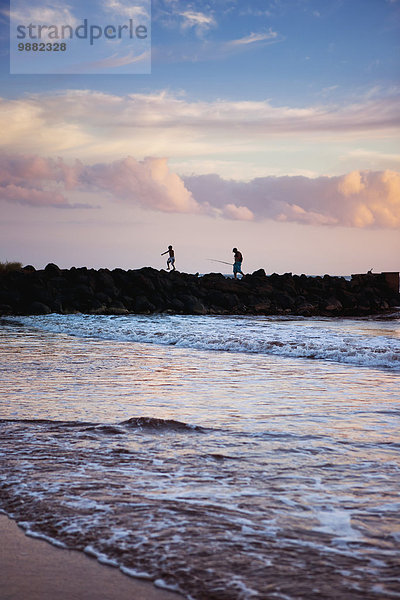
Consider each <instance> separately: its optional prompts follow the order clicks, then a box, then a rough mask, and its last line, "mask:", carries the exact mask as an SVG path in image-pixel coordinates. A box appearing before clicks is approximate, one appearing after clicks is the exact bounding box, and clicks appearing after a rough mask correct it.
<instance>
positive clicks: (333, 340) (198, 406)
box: [0, 314, 400, 600]
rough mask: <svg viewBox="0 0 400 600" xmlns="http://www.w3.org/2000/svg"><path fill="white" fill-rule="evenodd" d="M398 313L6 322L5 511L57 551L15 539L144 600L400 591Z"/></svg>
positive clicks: (1, 481)
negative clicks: (141, 587)
mask: <svg viewBox="0 0 400 600" xmlns="http://www.w3.org/2000/svg"><path fill="white" fill-rule="evenodd" d="M399 323H400V321H399V318H398V316H396V315H392V316H391V317H386V318H384V317H374V318H364V319H362V318H358V319H339V318H336V319H332V318H309V319H308V318H300V317H297V318H287V317H286V318H284V317H280V318H279V317H254V316H253V317H244V316H243V317H242V316H236V317H232V316H215V317H212V316H210V315H207V316H190V315H186V316H182V315H150V316H144V315H141V316H140V315H121V316H116V315H110V316H106V315H83V314H76V315H56V314H51V315H43V316H31V317H28V316H23V317H8V318H7V319H3V321H2V326H1V328H0V336H1V342H2V343H1V344H0V366H1V373H2V400H1V405H0V409H1V410H0V430H1V431H0V433H1V440H2V441H1V447H0V459H1V460H0V508H1V509H2V511H4V513H6V514H7V515H8V516H9V517H10V518H12V519H13V521H15V522H17V523H19V524H20V525H21V526H22V527H23V528H24V530H25V531H27V532H28V533H29V534H30V536H32V535H33V536H36V537H41V538H42V539H44V540H47V542H51V543H52V544H53V545H54V544H56V545H58V547H59V548H60V549H59V548H53V547H52V546H50V545H49V544H48V543H47V542H43V541H42V542H38V541H37V540H32V539H30V538H28V537H27V536H25V535H24V534H23V533H22V532H21V531H20V530H18V531H17V533H15V536H14V533H13V534H12V538H13V536H14V537H15V540H17V539H21V535H22V539H23V540H24V542H23V548H25V543H29V544H31V543H32V544H34V545H35V547H36V545H37V544H41V548H42V549H41V550H40V551H36V550H35V551H34V554H35V555H36V557H37V559H38V560H41V556H44V553H45V552H46V549H47V550H49V551H50V552H51V553H53V552H55V553H57V554H58V555H59V557H60V559H59V560H60V561H61V565H60V564H59V566H58V567H57V569H59V570H57V569H56V571H53V573H55V575H54V576H53V580H54V581H55V580H57V581H61V582H62V581H63V580H64V579H63V578H64V577H67V578H69V579H72V580H73V581H75V577H74V575H70V573H71V572H72V571H70V569H71V568H72V567H71V560H74V561H77V564H78V569H79V570H82V568H83V567H82V566H79V565H82V564H83V562H82V561H85V564H87V565H89V564H90V565H91V567H90V568H93V569H97V571H96V573H95V572H93V575H91V576H90V577H89V576H88V577H87V578H86V582H88V583H89V584H90V585H89V587H91V586H92V584H93V585H94V583H95V581H97V580H99V581H100V578H101V577H106V578H107V579H108V577H111V574H113V575H112V576H113V577H114V576H115V577H119V579H120V581H125V584H122V583H121V586H122V585H127V586H129V585H131V586H132V592H129V593H132V594H134V593H135V591H134V590H135V589H136V587H135V586H136V585H137V584H136V581H137V580H136V579H135V578H134V577H139V578H140V577H142V578H143V577H145V578H147V580H148V584H149V585H148V586H146V590H147V591H146V592H145V593H146V594H151V593H153V592H154V594H161V593H162V592H163V591H164V590H165V589H168V590H172V591H175V592H178V593H180V594H181V595H182V596H183V597H185V598H190V599H194V600H210V599H216V600H253V599H254V598H256V599H261V600H267V599H268V600H269V599H270V598H271V600H273V599H283V598H285V599H288V598H290V600H306V599H307V600H349V598H351V600H365V599H368V600H382V599H386V598H387V599H392V598H396V597H399V596H400V586H399V582H398V569H399V561H398V556H399V548H400V522H399V517H398V515H399V503H398V489H399V485H400V461H399V456H398V448H399V445H400V439H399V433H398V432H399V425H400V411H399V400H400V397H399V391H398V390H399V385H398V384H399V376H400V325H399ZM4 519H5V517H3V518H2V522H3V521H4ZM9 526H10V525H9ZM11 526H12V527H13V528H14V531H15V526H14V525H13V524H11ZM17 536H18V537H17ZM18 543H19V542H18ZM67 548H68V549H70V550H67ZM71 549H72V550H73V552H71ZM24 552H25V549H23V551H21V554H22V553H24ZM85 555H89V556H90V558H88V557H87V556H85ZM28 556H29V553H28ZM71 557H75V558H73V559H72V558H71ZM92 557H94V558H97V559H98V562H99V563H101V564H96V561H95V560H93V558H92ZM105 565H113V566H114V568H113V569H110V568H109V567H106V566H105ZM88 568H89V567H88ZM118 569H119V570H120V571H122V573H124V575H122V574H121V573H120V572H119V571H118ZM85 570H86V567H85ZM35 571H37V569H35ZM18 572H19V573H21V571H20V570H19V569H18ZM66 572H67V573H68V575H65V573H66ZM97 573H98V574H97ZM106 573H107V575H105V574H106ZM102 574H103V575H102ZM108 574H110V575H108ZM126 574H129V575H131V576H133V578H132V579H129V578H128V577H126ZM121 577H122V579H121ZM18 579H19V576H18V575H17V580H18ZM21 579H23V578H21ZM11 581H12V580H11ZM151 582H153V583H154V584H155V585H156V586H157V588H155V587H154V586H153V584H152V583H151ZM138 583H140V581H139V582H138ZM83 584H85V585H86V583H85V582H84V583H83ZM83 584H82V585H83ZM35 585H36V584H35ZM79 585H81V584H79ZM152 586H153V587H152ZM101 587H103V586H101ZM160 587H162V588H163V589H161V590H160V591H159V589H158V588H160ZM82 589H83V588H81V590H82ZM103 589H106V588H105V587H104V588H103ZM120 589H121V590H122V589H123V588H122V587H121V588H120V584H118V593H119V590H120ZM78 593H81V591H78ZM143 593H144V592H143ZM121 594H122V591H121ZM140 594H141V592H140ZM11 597H12V596H11ZM53 597H54V596H53ZM71 597H73V596H71ZM83 597H86V596H83ZM99 597H100V596H96V598H99ZM111 597H117V599H118V600H119V599H120V598H121V600H122V598H123V596H122V595H121V596H114V595H112V596H111ZM133 597H135V596H133ZM139 597H142V596H139ZM146 597H149V598H150V597H151V596H143V598H146ZM155 597H156V598H157V597H161V596H155ZM60 598H62V597H61V596H60Z"/></svg>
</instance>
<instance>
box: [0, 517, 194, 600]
mask: <svg viewBox="0 0 400 600" xmlns="http://www.w3.org/2000/svg"><path fill="white" fill-rule="evenodd" d="M0 597H1V600H28V599H29V600H182V598H183V596H181V595H178V594H175V593H172V592H168V591H165V590H161V589H158V588H156V587H154V586H153V584H151V583H149V582H145V581H141V580H139V579H134V578H132V577H128V576H126V575H124V574H123V573H121V572H120V571H118V569H115V568H113V567H108V566H106V565H101V564H100V563H98V562H97V561H96V560H95V559H92V558H90V557H88V556H86V555H85V554H83V553H81V552H76V551H72V550H63V549H59V548H56V547H55V546H52V545H51V544H49V543H47V542H45V541H43V540H38V539H34V538H31V537H29V536H26V535H25V533H24V532H23V531H22V529H20V528H19V527H18V526H17V525H16V523H15V522H14V521H11V520H10V519H8V517H6V516H5V515H0Z"/></svg>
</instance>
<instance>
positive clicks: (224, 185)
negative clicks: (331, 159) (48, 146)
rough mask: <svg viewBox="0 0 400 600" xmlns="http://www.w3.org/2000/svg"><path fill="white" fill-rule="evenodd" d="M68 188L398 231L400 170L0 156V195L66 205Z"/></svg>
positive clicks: (193, 208)
mask: <svg viewBox="0 0 400 600" xmlns="http://www.w3.org/2000/svg"><path fill="white" fill-rule="evenodd" d="M74 192H80V193H83V194H84V193H85V192H94V193H96V194H100V195H101V196H102V197H104V198H105V199H109V200H110V201H116V202H123V203H125V204H128V205H131V206H139V207H141V208H144V209H149V210H153V211H158V212H169V213H188V214H206V215H210V216H214V217H220V218H224V219H231V220H239V221H260V220H265V219H272V220H275V221H281V222H282V221H287V222H290V221H291V222H296V223H304V224H309V225H329V226H346V227H356V228H388V229H393V228H400V173H397V172H395V171H388V170H387V171H375V172H374V171H353V172H350V173H347V174H345V175H342V176H338V177H317V178H309V177H300V176H295V177H289V176H285V177H259V178H255V179H253V180H251V181H249V182H243V181H235V180H226V179H222V178H221V177H220V176H219V175H216V174H210V175H193V176H190V177H184V178H182V177H180V176H179V175H177V174H176V173H174V172H172V171H171V170H170V169H169V167H168V164H167V159H165V158H154V157H148V158H145V159H144V160H142V161H138V160H136V159H134V158H132V157H130V156H128V157H126V158H124V159H120V160H116V161H112V162H108V163H98V164H95V165H87V164H84V163H83V162H82V161H80V160H75V161H74V162H73V163H67V162H65V161H64V160H63V159H61V158H57V159H50V158H43V157H40V156H6V155H3V156H1V157H0V200H2V201H6V202H12V203H17V204H22V205H30V206H35V207H43V206H48V207H61V208H74V207H77V206H79V207H82V206H87V207H90V206H91V205H90V203H88V204H86V205H82V203H80V204H79V205H77V204H74V203H73V202H71V200H70V197H71V196H72V197H73V195H74Z"/></svg>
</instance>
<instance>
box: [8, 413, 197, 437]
mask: <svg viewBox="0 0 400 600" xmlns="http://www.w3.org/2000/svg"><path fill="white" fill-rule="evenodd" d="M0 424H16V425H31V426H44V427H45V428H46V429H50V430H58V431H61V430H64V429H78V430H81V431H83V432H90V433H94V434H97V433H98V434H102V435H123V434H126V433H127V432H129V431H130V430H132V429H139V430H148V431H151V432H153V431H154V432H157V431H161V432H198V433H203V432H205V431H206V429H205V428H204V427H200V425H192V424H189V423H183V422H182V421H176V420H174V419H159V418H156V417H131V418H130V419H127V420H126V421H122V422H121V423H117V424H113V423H90V422H85V421H55V420H51V419H0Z"/></svg>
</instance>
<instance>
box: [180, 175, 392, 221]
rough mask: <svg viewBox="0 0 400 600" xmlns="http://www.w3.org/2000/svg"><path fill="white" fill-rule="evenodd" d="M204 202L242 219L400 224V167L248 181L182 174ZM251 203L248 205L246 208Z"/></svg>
mask: <svg viewBox="0 0 400 600" xmlns="http://www.w3.org/2000/svg"><path fill="white" fill-rule="evenodd" d="M183 180H184V182H185V185H186V187H187V188H188V189H189V190H190V191H191V192H192V194H193V197H194V198H195V199H196V201H197V202H198V203H199V204H200V205H201V206H202V205H204V204H205V203H207V202H209V199H210V198H212V199H213V201H212V207H213V210H214V211H215V212H217V213H218V214H220V215H222V216H225V217H229V218H236V219H240V220H249V219H250V218H251V219H252V220H257V221H259V220H263V219H272V220H276V221H281V222H285V221H288V222H289V221H292V222H297V223H304V224H309V225H331V226H345V227H356V228H366V227H368V228H371V227H372V228H395V229H397V228H400V173H398V172H395V171H378V172H373V171H355V172H352V173H348V174H345V175H342V176H337V177H317V178H308V177H302V176H294V177H288V176H285V177H258V178H255V179H253V180H251V181H249V182H240V181H234V180H224V179H222V178H221V177H219V176H218V175H198V176H190V177H189V176H188V177H184V178H183ZM245 209H247V211H246V210H245Z"/></svg>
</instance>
